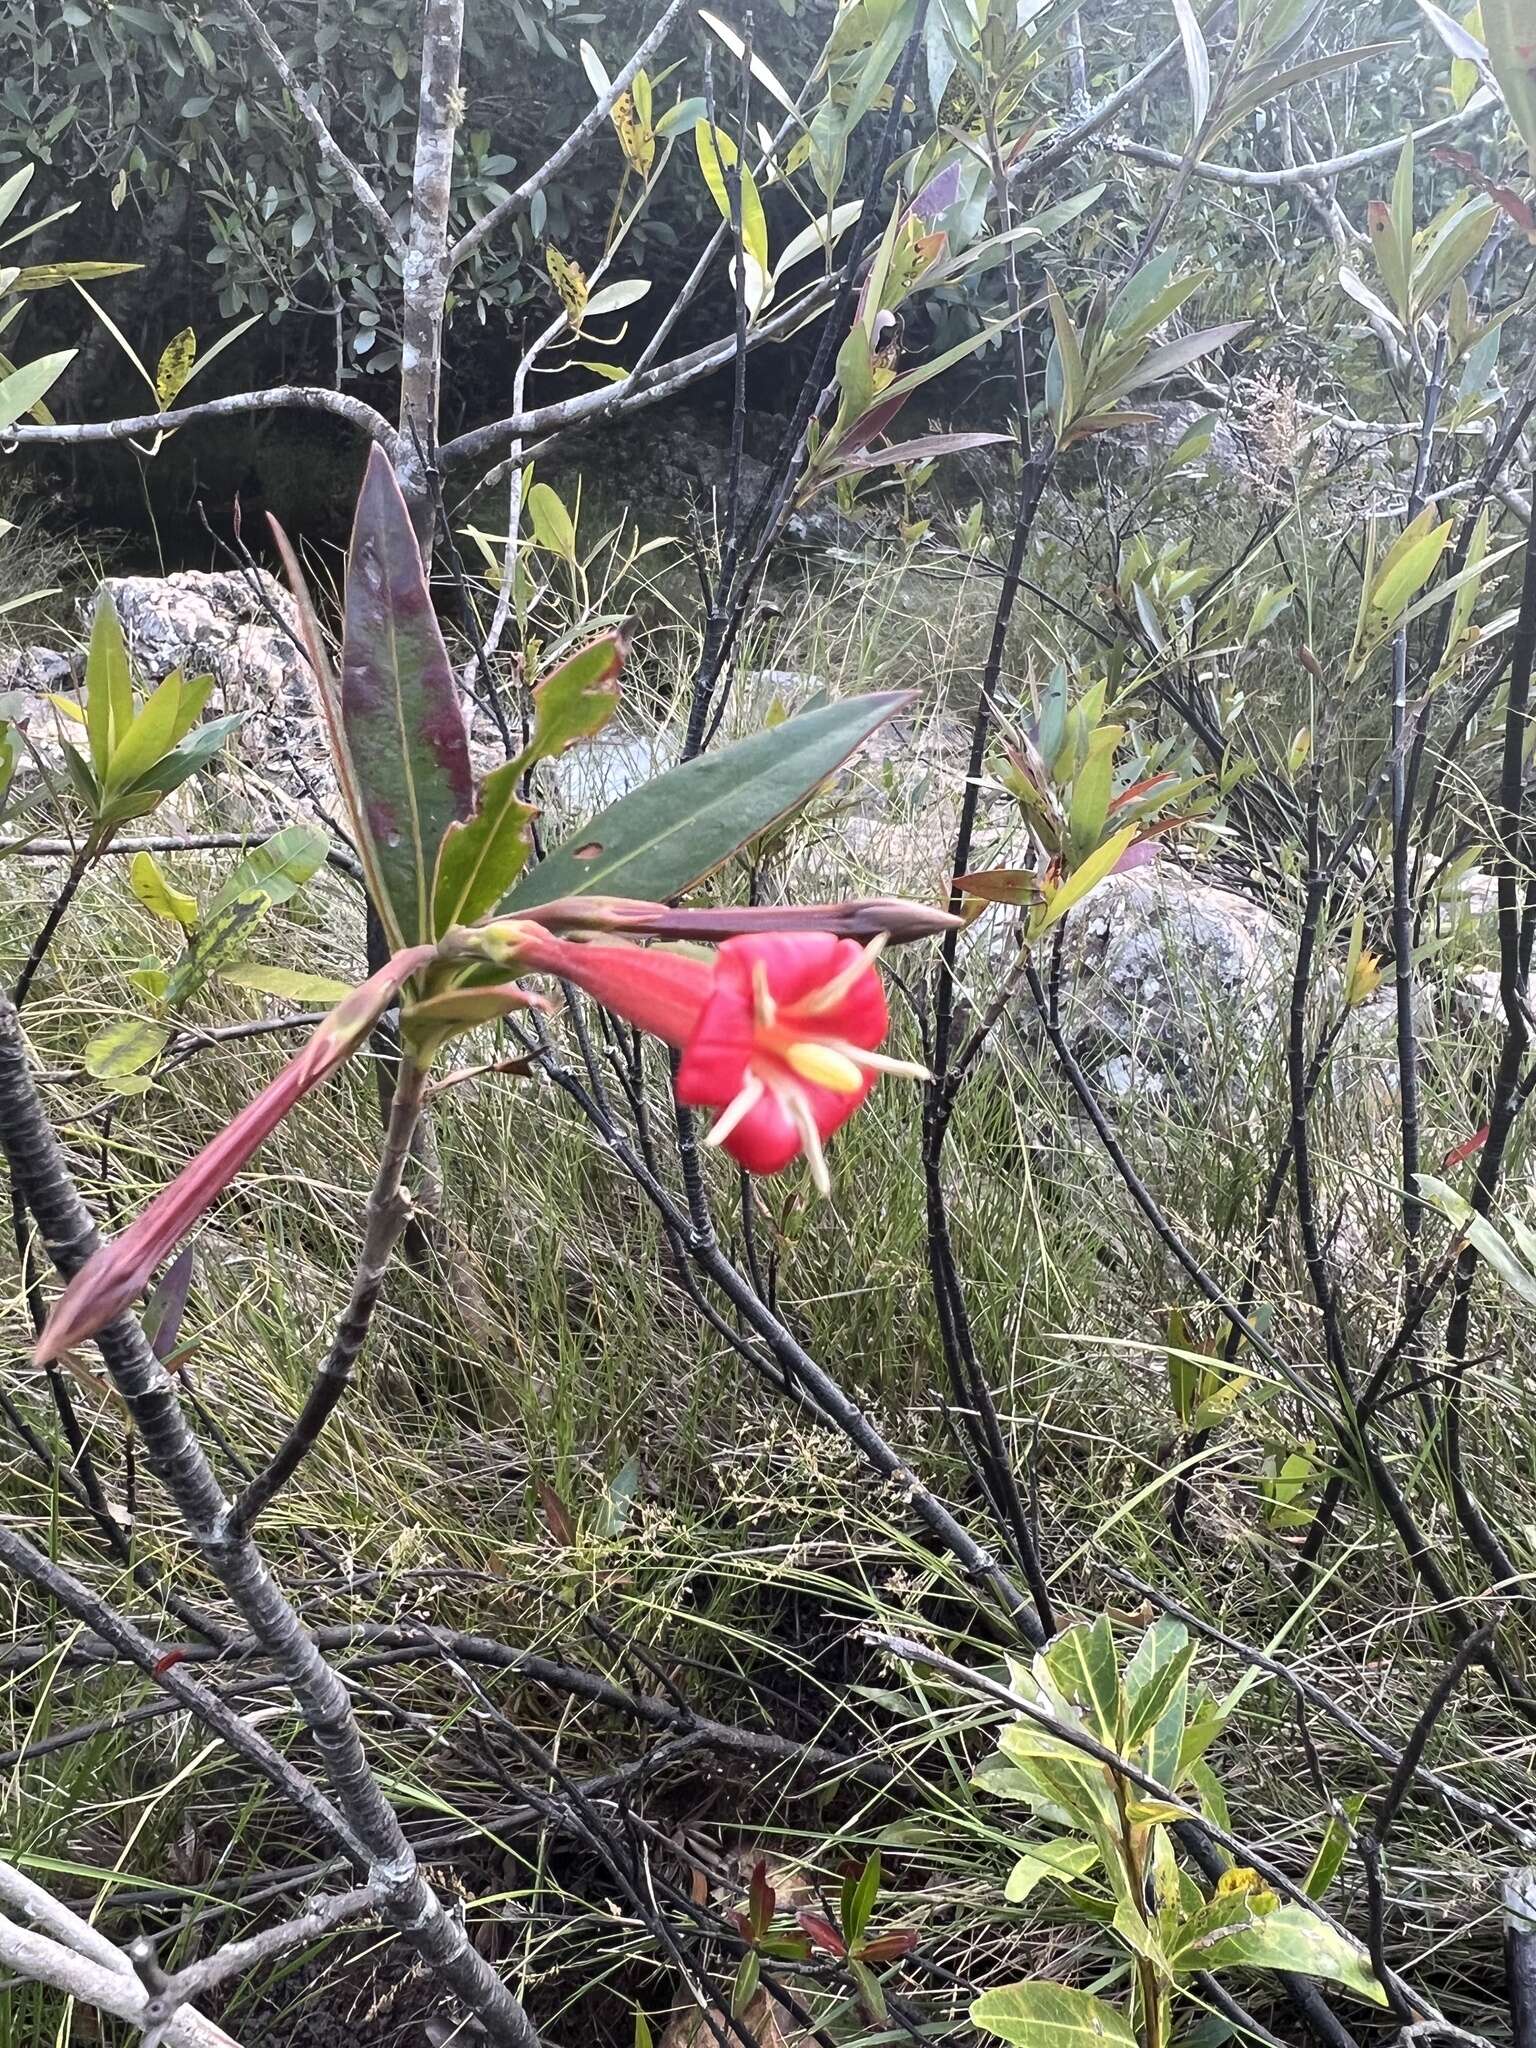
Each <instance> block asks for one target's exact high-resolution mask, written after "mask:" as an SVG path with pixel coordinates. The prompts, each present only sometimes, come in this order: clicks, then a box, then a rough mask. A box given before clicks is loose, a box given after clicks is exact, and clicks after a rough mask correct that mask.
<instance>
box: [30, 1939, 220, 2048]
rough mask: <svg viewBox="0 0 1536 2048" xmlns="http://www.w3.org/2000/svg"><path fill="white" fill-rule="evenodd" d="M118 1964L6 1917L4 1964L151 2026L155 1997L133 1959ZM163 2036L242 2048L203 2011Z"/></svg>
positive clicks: (182, 2017)
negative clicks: (142, 1981)
mask: <svg viewBox="0 0 1536 2048" xmlns="http://www.w3.org/2000/svg"><path fill="white" fill-rule="evenodd" d="M114 1954H117V1951H115V1950H114ZM118 1963H119V1964H120V1965H121V1967H116V1966H114V1965H113V1964H109V1963H106V1962H103V1961H101V1960H99V1959H98V1957H97V1956H95V1955H83V1954H82V1953H81V1952H80V1950H79V1949H78V1948H76V1947H73V1946H67V1945H66V1944H65V1943H63V1942H61V1941H56V1940H54V1939H53V1938H52V1937H51V1936H49V1935H46V1934H37V1933H34V1932H33V1931H32V1930H31V1929H30V1928H26V1927H18V1926H17V1925H16V1923H15V1921H14V1920H7V1919H5V1918H3V1917H0V1965H3V1966H4V1967H5V1968H6V1969H7V1970H11V1971H14V1972H15V1974H16V1975H17V1976H18V1977H25V1978H28V1979H29V1980H30V1981H31V1982H32V1983H34V1984H46V1985H48V1986H49V1987H50V1988H51V1989H52V1990H54V1991H61V1992H63V1993H64V1994H65V1995H66V1996H67V1997H69V1998H76V1999H79V2000H80V2001H81V2002H82V2003H83V2004H85V2005H92V2006H95V2007H96V2008H97V2010H98V2011H100V2012H107V2013H111V2014H112V2015H113V2017H114V2018H116V2019H120V2020H127V2021H128V2022H129V2024H130V2025H132V2026H137V2027H143V2026H146V2025H148V2024H149V2014H148V2006H149V1994H148V1993H147V1992H146V1991H145V1989H144V1987H143V1985H142V1984H140V1982H139V1980H138V1978H137V1977H136V1976H135V1975H134V1974H133V1969H132V1966H131V1964H130V1963H129V1961H128V1958H127V1957H126V1956H123V1955H118ZM160 2038H161V2040H162V2041H163V2042H164V2043H165V2044H166V2048H239V2043H238V2042H237V2041H236V2040H235V2038H234V2036H233V2035H232V2034H227V2033H226V2032H225V2031H224V2029H223V2028H222V2027H221V2026H219V2025H218V2024H217V2023H216V2022H215V2021H213V2020H210V2019H205V2018H204V2017H203V2015H202V2014H201V2013H197V2012H187V2011H182V2012H180V2013H178V2014H177V2015H176V2016H175V2017H174V2018H173V2019H172V2020H171V2022H170V2024H169V2026H168V2027H167V2028H166V2029H165V2031H164V2032H163V2033H162V2034H161V2036H160Z"/></svg>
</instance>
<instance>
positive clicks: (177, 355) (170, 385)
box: [155, 327, 197, 412]
mask: <svg viewBox="0 0 1536 2048" xmlns="http://www.w3.org/2000/svg"><path fill="white" fill-rule="evenodd" d="M196 361H197V336H196V335H195V334H194V333H193V332H192V330H191V328H190V327H183V328H182V330H181V332H180V334H176V335H173V336H172V337H171V339H170V340H169V341H168V342H167V343H166V344H165V347H164V348H163V349H162V350H161V352H160V360H159V362H158V363H157V364H156V365H155V397H156V399H157V400H158V402H159V406H160V410H161V411H162V412H166V411H168V410H169V408H170V407H171V406H172V405H173V404H174V403H175V400H176V395H177V393H178V392H179V391H180V390H181V387H182V385H183V384H185V383H186V381H187V379H188V378H189V377H190V376H191V374H192V366H193V364H194V363H195V362H196Z"/></svg>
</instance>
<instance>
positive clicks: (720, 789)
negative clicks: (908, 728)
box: [502, 690, 912, 913]
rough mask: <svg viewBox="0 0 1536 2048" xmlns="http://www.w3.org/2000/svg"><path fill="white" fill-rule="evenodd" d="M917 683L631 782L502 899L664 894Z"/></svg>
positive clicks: (761, 819)
mask: <svg viewBox="0 0 1536 2048" xmlns="http://www.w3.org/2000/svg"><path fill="white" fill-rule="evenodd" d="M911 701H912V699H911V692H910V691H905V690H893V691H885V692H882V693H879V694H877V695H873V696H866V697H850V698H848V699H847V700H846V701H844V702H843V703H840V704H827V705H824V706H823V707H822V708H821V709H820V710H818V711H805V712H802V713H801V714H800V716H799V717H798V718H790V719H786V720H785V722H784V723H783V724H782V725H778V726H775V727H773V729H772V730H771V731H769V732H760V733H754V734H753V735H752V736H751V737H750V738H749V739H744V740H738V741H737V742H736V744H735V745H734V746H730V747H722V748H721V749H720V750H719V751H718V752H717V753H708V754H701V755H699V756H698V758H697V759H696V760H692V761H686V762H684V763H683V764H682V765H681V766H680V767H677V768H673V769H670V770H669V771H668V772H667V773H666V774H665V775H661V776H658V777H657V778H656V779H655V780H654V781H653V782H648V783H647V784H646V785H645V786H644V787H643V788H642V789H636V790H632V791H631V792H630V794H629V795H628V796H626V797H622V798H621V799H620V800H619V802H618V803H616V804H614V805H613V806H612V807H611V808H610V809H609V810H606V811H604V812H603V813H602V814H601V815H600V816H599V817H597V818H594V819H593V821H592V822H591V824H590V825H588V826H586V827H585V828H584V829H583V830H582V831H580V832H577V833H576V834H575V835H574V836H573V837H572V838H571V839H570V840H568V841H567V842H566V844H565V845H563V846H561V847H559V848H557V849H556V850H555V852H554V853H552V854H551V855H550V856H549V858H548V859H547V860H544V861H541V862H540V863H539V865H538V867H536V868H534V869H532V870H531V871H530V872H529V873H527V874H525V875H524V876H523V878H522V880H521V881H520V882H519V883H518V885H517V887H516V888H514V889H513V891H512V893H511V895H510V896H508V898H507V899H506V901H505V903H504V904H503V905H502V908H503V909H504V910H506V911H508V912H512V913H515V912H517V911H520V910H527V909H531V908H533V907H534V906H535V905H536V904H540V903H552V902H554V901H555V899H556V898H557V897H562V896H586V895H602V896H631V897H643V898H646V899H648V900H651V901H657V902H660V901H664V900H665V899H667V898H669V897H673V896H678V895H681V894H682V892H683V891H684V890H685V889H690V888H692V887H693V885H694V884H695V883H696V882H700V881H702V880H703V879H704V877H705V876H706V875H708V874H711V873H712V872H713V871H714V869H716V868H717V867H719V866H721V865H722V863H723V862H725V861H727V860H729V859H730V857H731V855H732V854H733V853H735V852H737V851H738V850H739V849H740V848H741V847H743V846H745V845H746V844H747V843H748V841H750V840H753V839H756V838H757V837H758V836H759V835H760V834H762V833H763V832H766V831H767V830H768V828H769V827H770V826H771V825H775V824H777V823H778V821H779V820H780V819H781V818H783V817H785V816H786V815H787V814H788V813H789V812H790V811H792V810H794V809H795V808H796V807H797V806H798V805H799V804H801V803H803V802H804V801H805V799H806V797H808V796H809V795H810V794H811V792H812V791H813V790H814V789H815V788H817V786H818V785H819V784H820V783H822V782H823V781H825V779H826V778H827V777H828V776H829V775H830V774H832V772H833V771H834V769H836V768H839V767H840V766H841V765H842V763H843V762H844V761H845V760H846V759H847V758H848V756H849V755H850V754H851V753H852V752H853V750H854V748H855V747H857V746H858V745H859V744H860V742H861V741H863V740H865V739H867V738H868V737H869V735H870V733H872V732H873V731H874V730H875V728H876V726H878V725H880V724H882V723H883V722H884V721H885V720H886V719H887V718H889V717H890V716H891V715H892V713H893V712H896V711H899V710H900V709H901V708H902V706H903V705H905V704H908V703H910V702H911Z"/></svg>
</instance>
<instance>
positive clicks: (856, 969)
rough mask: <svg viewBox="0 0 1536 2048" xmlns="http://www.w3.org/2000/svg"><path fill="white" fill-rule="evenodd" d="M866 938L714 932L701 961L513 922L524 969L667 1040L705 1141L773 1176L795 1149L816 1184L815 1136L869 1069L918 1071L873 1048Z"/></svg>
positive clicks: (876, 979) (874, 1010)
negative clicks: (710, 1115) (709, 1118)
mask: <svg viewBox="0 0 1536 2048" xmlns="http://www.w3.org/2000/svg"><path fill="white" fill-rule="evenodd" d="M883 944H884V938H883V936H880V937H877V938H875V939H874V940H872V941H871V942H870V944H869V945H867V946H858V945H855V944H854V942H853V941H852V940H851V939H840V938H836V937H834V936H833V934H832V933H830V932H774V933H765V934H764V935H762V936H761V937H757V936H753V937H750V938H734V939H727V940H726V941H725V943H724V944H723V945H722V946H721V947H720V948H719V950H718V951H717V953H716V954H715V957H714V961H713V963H712V964H711V963H708V962H705V961H703V960H700V959H695V958H693V957H691V956H689V955H687V954H682V953H664V952H648V951H642V950H641V949H639V948H638V947H633V946H603V945H575V944H572V943H571V942H570V941H568V940H563V939H557V938H553V937H551V936H550V935H549V934H547V933H544V932H540V931H537V930H535V929H532V928H528V927H524V928H523V929H522V930H521V931H520V932H519V933H518V935H517V937H516V939H515V941H514V947H515V957H516V959H517V962H518V964H519V965H520V966H521V967H523V968H531V969H537V970H540V971H542V972H545V973H549V974H558V975H560V976H562V977H563V978H564V979H565V980H568V981H573V982H575V983H576V984H577V986H578V987H579V988H584V989H586V990H587V992H588V993H589V994H590V995H593V996H595V997H596V998H597V1000H598V1001H599V1002H600V1003H602V1004H603V1005H604V1007H605V1008H607V1009H611V1010H615V1011H617V1012H618V1014H619V1015H620V1016H622V1017H627V1018H629V1020H630V1021H631V1022H632V1023H635V1024H638V1025H639V1026H640V1028H641V1029H642V1030H643V1031H650V1032H652V1033H654V1034H655V1035H656V1036H657V1037H658V1038H663V1039H665V1040H666V1041H667V1043H668V1044H669V1045H674V1046H677V1047H678V1048H679V1049H680V1050H681V1052H682V1060H681V1062H680V1063H679V1066H678V1071H677V1092H678V1097H679V1099H680V1100H681V1101H683V1102H686V1103H690V1104H692V1105H693V1106H695V1107H696V1108H700V1109H717V1110H719V1111H720V1112H721V1114H720V1115H719V1116H718V1117H717V1118H716V1120H715V1123H714V1127H713V1128H712V1129H711V1131H710V1133H709V1137H708V1140H707V1142H708V1143H709V1144H711V1145H722V1146H724V1148H725V1150H726V1151H727V1152H729V1154H730V1155H731V1157H732V1158H733V1159H734V1160H735V1161H736V1162H737V1163H738V1165H741V1166H744V1167H745V1168H746V1169H747V1171H748V1172H749V1173H764V1174H767V1173H778V1172H780V1171H781V1170H782V1169H783V1168H784V1167H786V1166H788V1165H789V1163H790V1161H791V1160H793V1159H796V1158H798V1157H799V1155H800V1154H801V1153H802V1152H803V1153H804V1154H805V1157H806V1161H807V1163H808V1164H809V1166H810V1169H811V1176H812V1178H813V1180H814V1181H815V1183H816V1185H817V1187H818V1188H819V1189H820V1190H821V1192H822V1193H823V1194H826V1193H827V1192H828V1191H829V1189H830V1185H831V1183H830V1180H829V1178H828V1174H827V1162H826V1158H825V1155H824V1153H823V1151H822V1145H823V1141H824V1140H825V1139H827V1138H829V1137H830V1136H831V1135H832V1133H833V1132H834V1131H835V1130H838V1129H839V1128H840V1127H841V1126H842V1125H843V1124H845V1123H846V1122H847V1121H848V1119H849V1117H851V1116H852V1115H853V1113H854V1111H855V1110H856V1109H857V1108H858V1107H859V1105H860V1104H861V1103H862V1102H863V1101H864V1100H865V1099H866V1098H867V1096H868V1095H869V1092H870V1090H871V1089H872V1088H873V1087H874V1085H875V1082H876V1080H877V1079H878V1077H879V1076H880V1075H881V1074H903V1075H907V1076H909V1077H912V1078H915V1079H922V1078H923V1077H924V1076H923V1069H922V1068H921V1067H917V1066H913V1065H911V1064H910V1063H909V1062H907V1061H904V1060H893V1059H889V1058H887V1057H886V1055H885V1054H883V1053H881V1052H879V1051H878V1050H877V1047H878V1046H879V1044H880V1042H881V1040H882V1039H883V1038H884V1037H885V1034H886V1030H887V1028H888V1026H889V1022H890V1018H889V1014H888V1012H887V1009H886V1002H885V990H884V988H883V987H882V986H881V982H880V976H879V974H878V973H877V972H876V969H875V961H876V959H877V958H878V957H879V953H880V949H881V946H882V945H883Z"/></svg>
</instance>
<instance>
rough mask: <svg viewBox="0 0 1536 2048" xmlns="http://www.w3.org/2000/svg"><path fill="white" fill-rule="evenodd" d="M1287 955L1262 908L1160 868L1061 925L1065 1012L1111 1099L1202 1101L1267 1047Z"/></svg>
mask: <svg viewBox="0 0 1536 2048" xmlns="http://www.w3.org/2000/svg"><path fill="white" fill-rule="evenodd" d="M1294 953H1295V941H1294V937H1293V935H1292V934H1291V932H1290V931H1289V930H1288V928H1287V927H1286V926H1285V925H1284V924H1283V923H1282V922H1281V920H1280V919H1279V918H1277V917H1276V916H1275V915H1274V914H1273V913H1272V912H1271V911H1268V910H1266V909H1265V908H1264V907H1263V905H1262V904H1258V903H1255V902H1252V901H1250V900H1249V899H1248V898H1247V897H1244V896H1239V895H1237V894H1236V893H1234V892H1233V891H1232V890H1230V889H1223V888H1220V887H1218V886H1216V885H1215V884H1214V883H1211V882H1206V881H1202V880H1201V879H1200V878H1199V877H1198V876H1196V875H1192V874H1189V873H1187V872H1186V871H1185V870H1183V869H1182V868H1178V867H1175V866H1174V865H1173V864H1172V863H1171V862H1169V861H1167V860H1159V861H1154V862H1151V863H1149V864H1148V865H1147V866H1145V867H1140V868H1134V869H1132V870H1131V871H1130V872H1129V873H1126V874H1121V875H1111V876H1109V877H1108V878H1107V879H1106V880H1105V881H1103V882H1101V883H1100V884H1099V886H1098V887H1097V888H1096V889H1095V890H1094V891H1093V893H1092V895H1091V896H1090V897H1089V898H1088V900H1087V902H1086V903H1085V904H1084V905H1083V906H1082V908H1081V909H1080V910H1079V911H1078V912H1077V913H1076V914H1075V915H1073V916H1072V917H1070V918H1069V919H1068V920H1067V929H1066V937H1065V942H1064V947H1063V954H1062V972H1063V982H1062V986H1063V1012H1064V1017H1065V1021H1066V1024H1067V1027H1068V1029H1069V1031H1070V1032H1071V1034H1072V1038H1073V1040H1074V1043H1075V1046H1076V1050H1077V1054H1078V1057H1079V1059H1080V1060H1082V1062H1083V1064H1084V1066H1085V1068H1086V1069H1087V1070H1088V1072H1089V1073H1090V1075H1091V1076H1092V1077H1093V1078H1094V1080H1095V1081H1096V1082H1097V1083H1098V1085H1099V1086H1100V1087H1101V1088H1102V1089H1103V1090H1104V1091H1105V1092H1106V1093H1107V1094H1110V1095H1118V1096H1125V1095H1131V1094H1142V1093H1147V1092H1150V1093H1151V1094H1153V1095H1158V1096H1175V1095H1183V1094H1191V1093H1193V1094H1198V1095H1204V1094H1206V1093H1207V1092H1208V1089H1209V1085H1210V1082H1211V1079H1212V1077H1213V1076H1214V1075H1216V1074H1218V1073H1220V1072H1221V1071H1223V1070H1224V1069H1230V1068H1231V1067H1232V1066H1233V1065H1234V1064H1237V1065H1239V1066H1242V1065H1247V1066H1251V1065H1253V1064H1255V1063H1256V1062H1257V1061H1258V1060H1259V1059H1260V1058H1261V1057H1262V1056H1263V1054H1264V1052H1265V1050H1266V1047H1267V1046H1269V1045H1270V1044H1271V1043H1272V1041H1273V1035H1274V1031H1275V1025H1276V1020H1277V1017H1278V1015H1279V1012H1280V1010H1281V1007H1282V1005H1283V1003H1284V1001H1285V999H1286V995H1287V992H1288V989H1289V983H1290V976H1291V970H1292V963H1293V959H1294Z"/></svg>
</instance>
